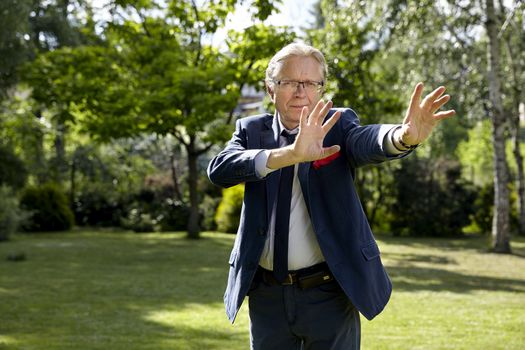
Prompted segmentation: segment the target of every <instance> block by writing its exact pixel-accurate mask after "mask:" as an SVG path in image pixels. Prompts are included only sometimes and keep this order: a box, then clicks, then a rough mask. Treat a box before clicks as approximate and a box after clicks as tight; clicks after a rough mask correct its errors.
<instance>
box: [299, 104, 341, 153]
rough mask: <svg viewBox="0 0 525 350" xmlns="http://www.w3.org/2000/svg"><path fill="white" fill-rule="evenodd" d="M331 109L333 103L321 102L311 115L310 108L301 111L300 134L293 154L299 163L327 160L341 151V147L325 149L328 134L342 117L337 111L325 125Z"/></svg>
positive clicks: (334, 146) (335, 146)
mask: <svg viewBox="0 0 525 350" xmlns="http://www.w3.org/2000/svg"><path fill="white" fill-rule="evenodd" d="M330 108H332V101H328V102H326V103H325V102H324V101H323V100H319V102H318V103H317V105H315V107H314V109H313V111H312V112H311V113H309V111H308V107H304V108H303V110H302V111H301V118H300V122H299V134H298V135H297V139H296V140H295V142H294V144H293V152H294V155H295V157H296V159H298V160H299V162H309V161H314V160H318V159H322V158H326V157H329V156H331V155H332V154H334V153H336V152H338V151H339V149H340V147H339V145H333V146H330V147H323V140H324V138H325V136H326V134H327V133H328V131H330V129H331V128H332V127H333V126H334V125H335V123H336V122H337V120H339V117H340V116H341V112H340V111H336V112H335V113H334V114H333V115H332V116H331V117H330V119H328V120H327V121H326V123H324V124H323V121H324V119H325V117H326V115H327V114H328V112H329V111H330Z"/></svg>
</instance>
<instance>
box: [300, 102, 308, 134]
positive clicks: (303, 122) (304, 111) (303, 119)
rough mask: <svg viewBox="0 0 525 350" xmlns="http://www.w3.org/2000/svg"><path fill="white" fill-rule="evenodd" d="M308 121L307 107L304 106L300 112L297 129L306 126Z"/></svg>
mask: <svg viewBox="0 0 525 350" xmlns="http://www.w3.org/2000/svg"><path fill="white" fill-rule="evenodd" d="M307 120H308V107H306V106H304V107H303V109H302V110H301V116H300V117H299V129H302V128H303V127H304V126H306V123H307Z"/></svg>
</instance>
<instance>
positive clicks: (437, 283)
mask: <svg viewBox="0 0 525 350" xmlns="http://www.w3.org/2000/svg"><path fill="white" fill-rule="evenodd" d="M387 271H388V273H389V275H390V277H391V279H392V283H393V285H394V289H395V290H403V291H409V292H412V291H434V292H443V291H447V292H454V293H470V292H474V291H492V292H521V293H524V292H525V281H523V280H517V279H508V278H495V277H486V276H471V275H466V274H462V273H458V272H453V271H448V270H444V269H437V268H423V267H414V266H407V267H399V266H394V267H387Z"/></svg>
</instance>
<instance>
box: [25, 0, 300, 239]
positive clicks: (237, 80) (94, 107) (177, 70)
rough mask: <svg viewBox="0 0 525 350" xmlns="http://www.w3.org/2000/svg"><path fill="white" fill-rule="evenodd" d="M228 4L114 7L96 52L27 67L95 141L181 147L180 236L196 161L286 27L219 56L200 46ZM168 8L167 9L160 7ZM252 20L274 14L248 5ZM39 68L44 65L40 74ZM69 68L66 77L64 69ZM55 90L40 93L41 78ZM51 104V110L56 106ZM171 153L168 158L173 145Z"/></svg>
mask: <svg viewBox="0 0 525 350" xmlns="http://www.w3.org/2000/svg"><path fill="white" fill-rule="evenodd" d="M236 3H237V2H236V1H223V2H205V3H203V4H198V5H197V3H196V2H194V1H171V2H168V3H167V4H164V2H160V1H159V2H156V1H147V0H146V1H139V2H137V1H118V2H115V3H113V8H112V13H113V18H112V20H111V21H110V22H109V23H107V24H106V27H105V29H104V32H103V33H102V35H103V37H104V38H105V40H106V41H105V43H104V45H99V46H90V47H79V48H76V49H72V50H70V49H62V50H56V51H55V52H53V53H51V54H47V55H45V57H43V58H42V60H41V61H39V62H37V64H35V65H34V71H33V72H32V76H33V77H38V78H36V79H34V80H33V83H32V85H38V86H40V87H41V88H42V89H40V90H39V91H40V92H42V93H43V94H44V95H47V96H52V97H53V99H50V98H48V97H47V98H44V99H42V100H47V101H49V100H54V101H57V102H58V103H60V104H59V105H61V106H64V107H65V108H64V109H63V110H64V111H65V112H67V113H69V114H71V111H72V110H77V111H79V114H78V118H76V119H75V120H76V121H77V122H79V123H81V124H82V125H83V126H84V129H85V130H86V131H88V132H89V133H90V134H91V135H93V136H94V137H95V138H97V139H99V140H102V141H108V140H111V139H116V138H122V137H133V136H137V135H141V134H155V135H159V136H161V137H162V136H167V135H171V136H172V137H174V138H175V139H176V140H177V141H178V143H179V145H180V146H182V148H183V149H184V151H185V152H184V154H185V156H186V163H187V169H188V176H187V181H188V186H187V188H188V192H189V193H188V196H187V197H189V205H190V208H191V211H190V215H189V218H188V237H190V238H198V237H199V231H200V228H199V203H200V199H199V192H198V187H197V180H198V175H199V174H200V173H201V171H202V170H203V169H201V168H199V166H198V158H199V157H200V156H201V155H203V154H204V153H206V152H207V151H208V150H210V148H211V147H212V146H213V145H214V144H217V143H221V142H224V141H225V140H226V139H227V138H228V137H229V133H230V132H231V130H232V125H231V122H232V121H233V117H234V114H233V112H232V111H233V109H234V107H235V106H236V104H237V101H238V99H239V96H240V92H241V89H242V87H243V86H244V84H246V83H250V84H254V85H257V84H256V82H260V81H262V80H263V77H264V69H265V59H266V60H267V59H268V55H269V53H270V52H271V53H272V54H273V53H274V52H275V51H277V49H278V48H280V47H282V46H283V45H284V43H286V42H288V41H289V40H291V38H292V37H293V36H292V35H291V34H289V32H288V31H287V30H286V29H283V28H269V27H265V26H263V25H255V26H253V27H251V28H248V29H247V30H245V31H244V33H233V32H232V33H230V38H229V40H228V41H227V43H228V48H229V51H228V52H222V51H221V50H219V48H217V47H214V46H212V45H211V44H209V38H210V37H211V36H212V35H213V34H214V33H215V32H216V31H217V30H218V28H220V27H221V26H223V25H224V21H225V19H226V16H227V14H228V13H229V12H230V11H232V10H233V8H234V6H235V4H236ZM164 5H167V6H164ZM255 5H256V9H257V10H258V12H255V14H254V16H255V17H258V18H259V19H261V20H262V19H264V18H266V17H267V16H268V15H269V14H270V13H271V12H272V11H273V7H272V6H271V2H269V1H256V2H255ZM46 60H48V61H49V62H51V63H50V65H47V68H46V69H43V68H44V67H45V66H46V64H43V63H44V62H45V61H46ZM73 67H74V69H73ZM53 69H54V70H55V71H56V73H53V74H52V75H53V76H56V77H60V79H57V84H56V86H55V89H54V90H52V89H50V88H49V86H48V88H47V89H46V90H43V87H44V86H45V84H35V80H42V81H45V79H47V76H48V75H49V72H48V71H49V70H53ZM58 103H57V104H58ZM179 145H177V152H178V146H179Z"/></svg>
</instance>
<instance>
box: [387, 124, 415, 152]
mask: <svg viewBox="0 0 525 350" xmlns="http://www.w3.org/2000/svg"><path fill="white" fill-rule="evenodd" d="M403 136H404V132H403V126H402V125H399V126H398V127H396V128H395V129H394V132H392V138H391V140H392V144H393V145H394V147H395V148H396V149H397V150H398V151H403V152H406V151H411V150H414V149H416V148H417V147H418V146H419V143H416V144H410V143H409V142H407V141H405V140H403Z"/></svg>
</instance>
